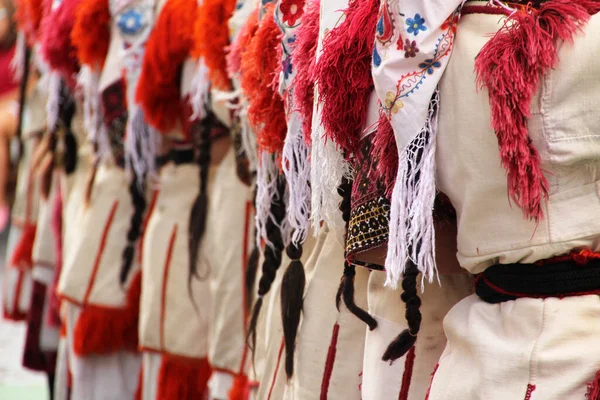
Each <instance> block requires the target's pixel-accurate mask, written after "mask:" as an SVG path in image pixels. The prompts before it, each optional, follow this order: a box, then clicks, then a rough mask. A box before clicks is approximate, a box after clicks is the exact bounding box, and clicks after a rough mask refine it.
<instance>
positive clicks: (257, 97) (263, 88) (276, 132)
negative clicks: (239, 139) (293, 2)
mask: <svg viewBox="0 0 600 400" xmlns="http://www.w3.org/2000/svg"><path fill="white" fill-rule="evenodd" d="M274 10H275V7H274V5H273V4H268V5H266V6H265V14H264V16H263V17H262V20H261V22H260V24H259V27H258V29H257V30H256V34H255V35H254V37H253V38H252V40H251V41H250V44H249V45H248V48H247V49H246V50H245V51H244V52H243V53H242V58H241V72H242V73H241V85H242V90H243V91H244V93H245V94H246V97H247V99H248V102H249V103H250V105H249V107H248V120H249V121H250V123H251V124H252V125H253V126H254V127H255V129H257V139H258V145H259V148H260V149H261V150H265V151H267V152H269V153H279V152H281V151H282V150H283V141H284V140H285V135H286V133H287V125H286V120H285V110H284V106H283V100H282V98H281V96H279V94H278V93H277V92H276V87H274V84H273V82H274V80H275V79H277V76H278V75H276V71H277V69H278V68H280V67H281V62H280V61H281V57H280V54H281V53H278V51H281V48H280V47H281V36H282V33H281V30H280V29H279V27H278V26H277V23H276V22H275V19H274V17H273V13H274Z"/></svg>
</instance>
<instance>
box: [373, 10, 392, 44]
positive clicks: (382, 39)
mask: <svg viewBox="0 0 600 400" xmlns="http://www.w3.org/2000/svg"><path fill="white" fill-rule="evenodd" d="M376 38H377V40H378V41H379V43H381V44H382V45H386V44H388V43H390V42H391V41H392V40H393V38H394V21H393V18H392V14H391V12H390V10H389V5H388V2H387V1H383V2H382V3H381V8H380V9H379V19H378V20H377V29H376Z"/></svg>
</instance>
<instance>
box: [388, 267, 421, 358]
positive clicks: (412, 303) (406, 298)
mask: <svg viewBox="0 0 600 400" xmlns="http://www.w3.org/2000/svg"><path fill="white" fill-rule="evenodd" d="M417 275H419V269H418V268H417V266H416V265H415V263H413V262H412V261H410V260H409V261H408V262H407V265H406V268H405V270H404V277H403V279H402V289H403V292H402V296H401V298H402V301H403V302H404V303H405V304H406V312H405V316H406V322H408V329H405V330H404V331H402V333H400V334H399V335H398V336H397V337H396V338H395V339H394V340H393V341H392V343H390V344H389V345H388V348H387V349H386V350H385V353H383V357H382V360H383V361H389V362H390V364H392V363H393V362H394V361H396V360H397V359H398V358H400V357H402V356H403V355H405V354H406V353H407V352H408V351H409V350H410V349H411V348H412V347H413V346H414V345H415V342H416V341H417V334H418V333H419V330H420V329H421V319H422V316H421V310H420V307H421V299H420V298H419V295H418V293H417Z"/></svg>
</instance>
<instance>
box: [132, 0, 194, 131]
mask: <svg viewBox="0 0 600 400" xmlns="http://www.w3.org/2000/svg"><path fill="white" fill-rule="evenodd" d="M197 8H198V7H197V1H196V0H168V1H167V3H166V4H165V6H164V8H163V9H162V11H161V12H160V15H159V17H158V21H157V22H156V25H155V26H154V29H153V30H152V33H151V34H150V37H149V38H148V43H147V44H146V52H145V55H144V62H143V64H142V71H141V74H140V78H139V81H138V85H137V89H136V101H137V102H138V103H139V104H140V106H141V107H142V109H143V110H144V116H145V118H146V121H147V122H148V123H149V124H150V125H152V126H153V127H155V128H156V129H158V130H159V131H160V132H161V133H162V134H166V133H168V132H170V131H171V130H173V128H175V126H176V124H177V122H178V121H180V118H182V116H183V115H182V113H183V110H182V107H181V104H182V103H181V71H182V67H183V63H184V62H185V60H186V58H187V57H188V56H189V54H190V51H191V48H192V46H193V35H194V31H193V24H194V20H195V17H196V12H197Z"/></svg>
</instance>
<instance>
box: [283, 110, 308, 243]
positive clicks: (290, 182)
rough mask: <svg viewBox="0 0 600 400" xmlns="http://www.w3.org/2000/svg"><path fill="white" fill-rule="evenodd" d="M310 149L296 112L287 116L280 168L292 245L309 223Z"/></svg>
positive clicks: (302, 235)
mask: <svg viewBox="0 0 600 400" xmlns="http://www.w3.org/2000/svg"><path fill="white" fill-rule="evenodd" d="M309 154H310V149H309V148H308V146H307V145H306V143H305V142H304V137H303V133H302V119H301V117H300V115H299V114H298V113H297V112H293V113H292V114H291V115H290V118H289V121H288V133H287V135H286V137H285V143H284V145H283V156H282V157H283V158H282V169H283V173H284V175H285V178H286V180H287V188H288V193H289V197H288V202H287V220H288V222H289V225H290V227H291V229H292V230H293V231H292V237H291V240H292V242H293V243H294V244H295V245H299V244H302V243H304V241H305V240H306V236H307V233H308V228H309V226H310V196H311V193H310V184H309V179H310V169H311V168H310V161H309Z"/></svg>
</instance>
